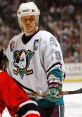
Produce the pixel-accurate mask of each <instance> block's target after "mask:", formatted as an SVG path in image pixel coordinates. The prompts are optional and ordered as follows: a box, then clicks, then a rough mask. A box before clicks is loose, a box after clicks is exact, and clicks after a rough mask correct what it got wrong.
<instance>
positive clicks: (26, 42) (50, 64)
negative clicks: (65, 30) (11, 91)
mask: <svg viewBox="0 0 82 117" xmlns="http://www.w3.org/2000/svg"><path fill="white" fill-rule="evenodd" d="M39 15H40V11H39V9H38V7H37V6H36V4H35V3H33V2H27V3H22V4H21V5H20V6H19V9H18V11H17V17H18V22H19V26H20V29H21V33H20V34H18V35H16V36H14V37H13V38H12V39H11V40H10V42H9V45H8V48H7V57H8V59H9V69H8V73H9V74H10V75H11V76H12V77H14V78H15V79H16V80H17V81H18V82H19V83H21V84H22V85H24V86H25V87H28V88H30V89H32V90H34V91H36V92H38V93H46V92H47V91H48V92H49V95H48V97H47V98H46V99H45V98H42V97H37V96H36V98H35V99H34V100H35V101H36V102H37V103H38V104H39V111H40V113H41V116H42V117H64V101H63V97H62V96H61V97H58V96H57V94H58V93H59V92H60V91H61V90H62V85H63V79H64V62H63V57H62V51H61V47H60V44H59V43H58V41H57V39H56V38H55V37H54V36H53V35H52V34H51V33H50V32H48V31H44V30H40V29H39ZM25 91H26V92H27V93H28V90H26V89H25Z"/></svg>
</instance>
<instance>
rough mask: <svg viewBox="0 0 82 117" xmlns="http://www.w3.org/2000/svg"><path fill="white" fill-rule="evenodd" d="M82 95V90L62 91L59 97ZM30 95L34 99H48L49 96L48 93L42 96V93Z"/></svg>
mask: <svg viewBox="0 0 82 117" xmlns="http://www.w3.org/2000/svg"><path fill="white" fill-rule="evenodd" d="M80 93H82V88H80V89H78V90H74V91H62V92H60V93H59V94H58V95H57V96H62V95H72V94H80ZM29 95H30V96H33V97H37V96H40V97H44V98H46V97H47V96H48V95H49V94H48V93H42V94H41V93H29Z"/></svg>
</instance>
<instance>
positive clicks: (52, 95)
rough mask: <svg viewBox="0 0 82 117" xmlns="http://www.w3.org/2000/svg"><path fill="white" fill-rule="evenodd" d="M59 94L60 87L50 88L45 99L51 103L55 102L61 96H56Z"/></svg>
mask: <svg viewBox="0 0 82 117" xmlns="http://www.w3.org/2000/svg"><path fill="white" fill-rule="evenodd" d="M59 92H61V86H60V87H59V88H58V87H57V88H56V87H55V88H51V89H50V90H49V95H48V97H47V99H48V100H50V101H51V102H56V101H57V100H58V99H59V98H61V96H57V94H58V93H59Z"/></svg>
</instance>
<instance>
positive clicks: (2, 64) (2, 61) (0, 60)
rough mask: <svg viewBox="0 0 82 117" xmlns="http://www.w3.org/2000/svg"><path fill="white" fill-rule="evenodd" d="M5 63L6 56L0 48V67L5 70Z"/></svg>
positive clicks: (6, 60) (6, 61)
mask: <svg viewBox="0 0 82 117" xmlns="http://www.w3.org/2000/svg"><path fill="white" fill-rule="evenodd" d="M7 63H8V58H7V56H6V54H5V51H4V50H3V49H0V69H3V70H5V68H6V67H7Z"/></svg>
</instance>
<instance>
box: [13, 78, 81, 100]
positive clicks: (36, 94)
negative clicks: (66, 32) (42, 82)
mask: <svg viewBox="0 0 82 117" xmlns="http://www.w3.org/2000/svg"><path fill="white" fill-rule="evenodd" d="M14 80H15V81H16V82H17V84H18V85H19V86H20V87H22V88H24V89H26V90H28V91H30V92H31V93H29V96H32V97H37V96H40V97H44V98H46V97H47V96H48V95H49V93H38V92H35V91H34V90H32V89H30V88H28V87H25V86H24V85H22V84H21V83H20V82H18V81H17V80H16V79H14ZM80 93H82V88H80V89H77V90H74V91H62V92H60V93H59V94H58V95H57V96H61V95H70V94H80Z"/></svg>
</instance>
